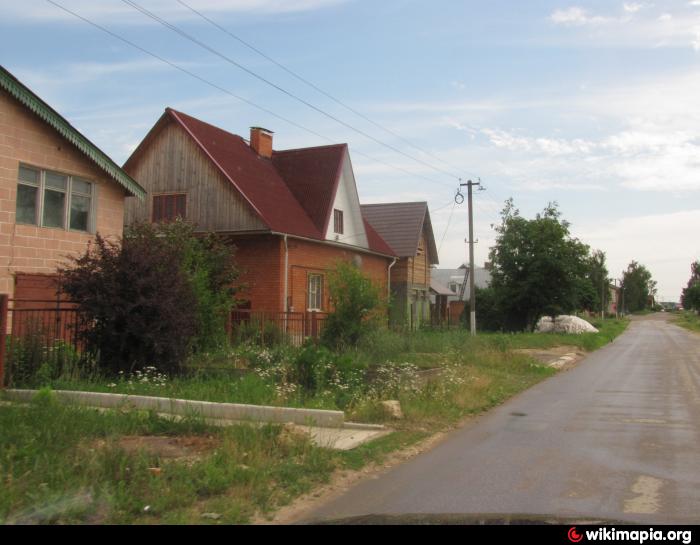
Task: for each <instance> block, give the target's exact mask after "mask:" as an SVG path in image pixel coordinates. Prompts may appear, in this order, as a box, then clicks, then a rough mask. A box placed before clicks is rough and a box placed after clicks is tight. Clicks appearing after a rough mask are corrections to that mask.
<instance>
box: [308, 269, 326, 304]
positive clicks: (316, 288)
mask: <svg viewBox="0 0 700 545" xmlns="http://www.w3.org/2000/svg"><path fill="white" fill-rule="evenodd" d="M315 283H317V285H314V284H315ZM312 297H313V300H312ZM316 303H317V304H316ZM322 308H323V275H322V274H317V273H309V275H308V277H307V279H306V310H308V311H309V312H313V311H317V312H318V311H321V310H322Z"/></svg>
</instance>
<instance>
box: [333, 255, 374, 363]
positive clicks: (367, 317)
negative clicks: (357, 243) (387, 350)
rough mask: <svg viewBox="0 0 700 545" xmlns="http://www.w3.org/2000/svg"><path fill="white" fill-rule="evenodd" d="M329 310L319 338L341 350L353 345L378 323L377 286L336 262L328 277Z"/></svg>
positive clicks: (344, 264) (356, 270)
mask: <svg viewBox="0 0 700 545" xmlns="http://www.w3.org/2000/svg"><path fill="white" fill-rule="evenodd" d="M329 288H330V299H331V304H332V306H333V311H332V312H331V313H330V314H329V315H328V318H327V319H326V323H325V326H324V328H323V333H322V335H321V341H322V342H323V344H324V345H326V346H328V347H330V348H333V349H336V350H341V349H343V348H348V347H354V346H356V345H357V344H358V342H359V341H360V340H361V339H362V337H364V336H365V335H367V334H368V333H369V332H370V331H372V330H373V329H375V328H376V327H377V326H378V323H379V313H380V312H381V308H382V307H383V306H384V305H382V299H381V295H380V290H379V287H378V286H376V285H375V284H374V283H373V282H372V281H371V280H370V279H369V278H367V277H366V276H364V275H363V274H362V271H360V269H358V268H357V267H356V266H354V265H352V264H350V263H344V262H341V263H338V264H337V265H336V268H335V270H334V271H333V273H331V275H330V276H329Z"/></svg>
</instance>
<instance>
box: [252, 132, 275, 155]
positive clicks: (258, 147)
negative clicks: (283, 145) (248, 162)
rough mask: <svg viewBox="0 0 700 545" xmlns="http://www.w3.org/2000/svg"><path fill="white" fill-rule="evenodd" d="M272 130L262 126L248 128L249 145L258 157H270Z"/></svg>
mask: <svg viewBox="0 0 700 545" xmlns="http://www.w3.org/2000/svg"><path fill="white" fill-rule="evenodd" d="M272 134H273V132H272V131H268V130H267V129H263V128H262V127H251V128H250V147H251V148H253V151H255V153H257V154H258V155H259V156H260V157H265V158H266V159H270V158H271V157H272Z"/></svg>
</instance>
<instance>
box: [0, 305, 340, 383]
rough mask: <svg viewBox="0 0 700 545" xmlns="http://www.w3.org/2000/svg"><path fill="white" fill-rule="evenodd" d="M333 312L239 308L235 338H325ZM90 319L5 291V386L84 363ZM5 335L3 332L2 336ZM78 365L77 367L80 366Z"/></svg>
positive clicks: (233, 320) (1, 365)
mask: <svg viewBox="0 0 700 545" xmlns="http://www.w3.org/2000/svg"><path fill="white" fill-rule="evenodd" d="M327 318H328V314H326V313H323V312H260V311H251V310H239V309H237V310H233V311H232V312H231V313H230V316H229V320H228V324H227V325H228V332H229V334H230V338H231V340H232V341H233V342H243V341H253V342H258V343H260V344H268V345H269V344H276V343H282V342H289V343H292V344H294V345H297V346H299V345H301V344H303V343H304V341H306V340H307V339H319V338H320V337H321V335H322V333H323V329H324V327H325V325H326V320H327ZM89 327H90V324H89V323H88V322H87V321H86V320H85V318H84V316H83V315H82V313H81V312H80V311H79V310H78V309H77V308H76V305H75V304H74V303H72V302H70V301H66V300H63V299H61V298H60V297H59V298H57V299H55V300H27V299H10V298H9V297H8V296H7V295H0V333H4V334H5V336H4V338H5V342H0V388H2V387H3V386H4V385H5V384H8V383H11V382H12V381H13V378H14V379H21V378H22V377H21V376H20V373H21V374H27V376H34V375H35V374H36V373H37V371H38V370H39V369H40V368H41V367H42V366H46V368H47V369H48V370H50V372H52V373H54V374H64V375H65V372H66V369H68V370H70V369H72V368H73V367H75V366H76V365H78V364H82V363H84V362H83V361H82V360H84V359H85V358H84V356H85V354H83V351H84V348H85V346H84V334H85V333H86V332H87V331H88V329H89ZM0 339H1V338H0ZM76 368H77V367H76Z"/></svg>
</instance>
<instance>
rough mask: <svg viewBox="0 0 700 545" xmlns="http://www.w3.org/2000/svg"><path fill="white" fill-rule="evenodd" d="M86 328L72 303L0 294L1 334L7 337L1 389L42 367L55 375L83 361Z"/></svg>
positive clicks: (1, 351) (0, 357)
mask: <svg viewBox="0 0 700 545" xmlns="http://www.w3.org/2000/svg"><path fill="white" fill-rule="evenodd" d="M87 327H89V324H87V323H86V321H85V319H84V318H83V316H82V315H81V313H80V311H78V309H77V308H76V305H75V304H74V303H71V302H70V301H65V300H62V299H61V298H57V299H54V300H27V299H10V298H9V297H8V296H7V295H0V332H2V333H4V334H5V342H4V343H2V342H0V345H1V346H0V387H2V385H4V384H5V383H7V382H11V381H12V379H13V374H17V373H26V374H32V373H36V372H37V371H38V370H39V369H40V368H41V367H42V366H46V368H47V369H50V370H51V372H52V373H61V372H65V370H66V368H67V367H69V366H73V365H75V364H76V363H77V361H78V360H79V359H80V358H81V352H82V351H83V345H84V341H83V333H84V332H85V331H86V329H87ZM14 378H20V377H14Z"/></svg>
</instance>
